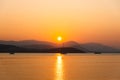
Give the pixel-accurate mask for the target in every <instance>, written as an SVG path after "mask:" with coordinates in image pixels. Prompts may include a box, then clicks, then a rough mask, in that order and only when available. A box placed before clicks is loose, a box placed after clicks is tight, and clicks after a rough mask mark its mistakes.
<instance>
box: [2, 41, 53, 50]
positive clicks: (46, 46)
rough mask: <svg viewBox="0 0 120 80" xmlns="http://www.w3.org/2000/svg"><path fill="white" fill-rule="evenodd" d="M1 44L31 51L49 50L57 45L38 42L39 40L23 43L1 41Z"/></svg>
mask: <svg viewBox="0 0 120 80" xmlns="http://www.w3.org/2000/svg"><path fill="white" fill-rule="evenodd" d="M0 44H5V45H14V46H18V47H23V48H31V49H49V48H55V44H54V43H51V42H47V41H37V40H23V41H3V40H0Z"/></svg>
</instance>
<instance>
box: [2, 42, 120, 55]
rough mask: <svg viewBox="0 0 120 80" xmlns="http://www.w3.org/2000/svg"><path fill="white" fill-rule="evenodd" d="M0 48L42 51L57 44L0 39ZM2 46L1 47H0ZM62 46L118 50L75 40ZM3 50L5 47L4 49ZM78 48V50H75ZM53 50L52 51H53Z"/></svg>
mask: <svg viewBox="0 0 120 80" xmlns="http://www.w3.org/2000/svg"><path fill="white" fill-rule="evenodd" d="M0 45H1V47H0V50H3V47H4V48H5V46H6V50H8V48H7V47H10V48H9V50H17V51H29V52H30V51H31V52H37V51H38V52H42V51H44V52H45V50H46V51H47V50H49V51H51V52H52V50H54V51H56V50H57V49H58V46H56V44H55V43H52V42H47V41H36V40H23V41H3V40H0ZM2 46H3V47H2ZM11 48H12V49H11ZM64 48H65V49H66V50H67V51H68V52H69V51H70V49H71V52H88V53H89V52H102V53H117V52H120V50H119V49H116V48H113V47H110V46H106V45H102V44H98V43H86V44H79V43H77V42H75V41H68V42H64ZM4 50H5V49H4ZM77 50H79V51H77ZM49 51H48V52H49ZM54 51H53V52H54Z"/></svg>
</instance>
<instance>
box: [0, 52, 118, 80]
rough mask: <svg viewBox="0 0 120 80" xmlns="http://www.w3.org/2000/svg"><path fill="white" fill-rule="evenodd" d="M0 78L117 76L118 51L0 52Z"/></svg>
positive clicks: (110, 79)
mask: <svg viewBox="0 0 120 80" xmlns="http://www.w3.org/2000/svg"><path fill="white" fill-rule="evenodd" d="M0 80H120V54H99V55H96V54H67V55H61V54H58V53H56V54H50V53H49V54H24V53H22V54H15V55H10V54H7V53H6V54H0Z"/></svg>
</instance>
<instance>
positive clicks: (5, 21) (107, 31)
mask: <svg viewBox="0 0 120 80" xmlns="http://www.w3.org/2000/svg"><path fill="white" fill-rule="evenodd" d="M57 36H62V37H63V40H64V41H71V40H72V41H77V42H80V43H88V42H97V43H102V44H106V45H110V46H114V47H120V0H0V40H28V39H30V40H31V39H32V40H33V39H34V40H42V41H50V42H56V37H57Z"/></svg>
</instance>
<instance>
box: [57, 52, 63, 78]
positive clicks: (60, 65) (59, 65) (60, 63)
mask: <svg viewBox="0 0 120 80" xmlns="http://www.w3.org/2000/svg"><path fill="white" fill-rule="evenodd" d="M55 80H63V57H62V54H57V60H56V78H55Z"/></svg>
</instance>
